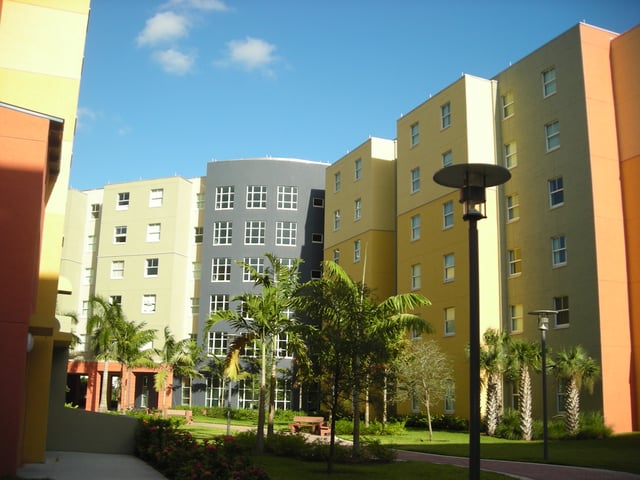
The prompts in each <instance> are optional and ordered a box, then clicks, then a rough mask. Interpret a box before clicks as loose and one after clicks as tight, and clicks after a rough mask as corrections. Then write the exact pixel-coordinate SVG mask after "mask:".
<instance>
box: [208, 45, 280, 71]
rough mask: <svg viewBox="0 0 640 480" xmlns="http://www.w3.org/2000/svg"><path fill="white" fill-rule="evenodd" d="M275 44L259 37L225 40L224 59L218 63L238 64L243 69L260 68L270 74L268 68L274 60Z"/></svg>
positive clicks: (224, 64)
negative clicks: (225, 51) (225, 50)
mask: <svg viewBox="0 0 640 480" xmlns="http://www.w3.org/2000/svg"><path fill="white" fill-rule="evenodd" d="M275 50H276V46H275V45H273V44H271V43H269V42H266V41H264V40H261V39H259V38H252V37H247V38H245V39H244V40H231V41H230V42H227V53H226V56H225V59H224V60H223V61H221V62H218V64H219V65H223V66H226V65H232V66H234V65H235V66H238V67H240V68H243V69H245V70H249V71H251V70H262V71H263V72H265V73H268V74H272V71H271V69H270V68H269V67H270V66H271V65H272V64H273V63H274V62H275V61H276V57H275V56H274V52H275Z"/></svg>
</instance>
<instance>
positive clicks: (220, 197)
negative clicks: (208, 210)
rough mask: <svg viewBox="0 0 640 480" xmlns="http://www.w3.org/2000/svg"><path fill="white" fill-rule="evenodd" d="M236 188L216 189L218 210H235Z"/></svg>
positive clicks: (228, 186) (223, 187)
mask: <svg viewBox="0 0 640 480" xmlns="http://www.w3.org/2000/svg"><path fill="white" fill-rule="evenodd" d="M235 194H236V191H235V187H234V186H233V185H219V186H217V187H216V200H215V209H216V210H233V204H234V201H235Z"/></svg>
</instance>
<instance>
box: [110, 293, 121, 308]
mask: <svg viewBox="0 0 640 480" xmlns="http://www.w3.org/2000/svg"><path fill="white" fill-rule="evenodd" d="M109 304H110V305H120V307H122V295H109Z"/></svg>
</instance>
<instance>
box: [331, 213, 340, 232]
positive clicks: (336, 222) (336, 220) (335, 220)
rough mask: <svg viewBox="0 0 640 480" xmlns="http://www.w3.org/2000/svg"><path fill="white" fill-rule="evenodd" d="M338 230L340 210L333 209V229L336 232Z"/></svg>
mask: <svg viewBox="0 0 640 480" xmlns="http://www.w3.org/2000/svg"><path fill="white" fill-rule="evenodd" d="M338 230H340V210H335V211H334V212H333V231H334V232H337V231H338Z"/></svg>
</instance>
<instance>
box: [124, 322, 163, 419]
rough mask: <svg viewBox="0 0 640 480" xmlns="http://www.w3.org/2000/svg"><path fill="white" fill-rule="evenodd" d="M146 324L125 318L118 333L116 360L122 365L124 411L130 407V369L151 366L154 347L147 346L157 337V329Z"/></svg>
mask: <svg viewBox="0 0 640 480" xmlns="http://www.w3.org/2000/svg"><path fill="white" fill-rule="evenodd" d="M145 327H146V324H145V323H144V322H143V323H138V324H136V323H134V322H129V321H127V320H123V322H122V325H121V328H120V329H119V330H118V331H117V332H115V334H116V360H118V361H119V362H120V364H121V365H122V374H121V378H122V388H123V389H124V395H123V403H122V406H121V410H122V411H126V410H127V408H128V407H129V401H128V400H129V398H128V397H129V388H128V387H129V385H128V383H129V371H130V370H131V369H132V368H135V367H151V366H153V365H154V362H153V353H154V351H153V349H151V348H145V346H147V345H150V344H151V342H153V340H154V339H155V337H156V331H155V330H152V329H147V328H145Z"/></svg>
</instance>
